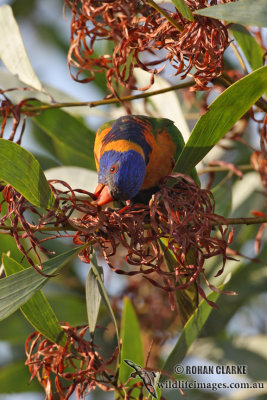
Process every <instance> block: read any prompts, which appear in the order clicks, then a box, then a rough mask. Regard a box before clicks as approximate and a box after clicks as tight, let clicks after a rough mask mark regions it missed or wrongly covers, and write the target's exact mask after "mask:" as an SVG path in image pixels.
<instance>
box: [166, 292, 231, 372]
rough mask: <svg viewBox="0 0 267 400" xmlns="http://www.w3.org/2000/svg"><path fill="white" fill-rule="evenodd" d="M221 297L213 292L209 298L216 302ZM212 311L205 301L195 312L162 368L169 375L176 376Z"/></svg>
mask: <svg viewBox="0 0 267 400" xmlns="http://www.w3.org/2000/svg"><path fill="white" fill-rule="evenodd" d="M223 287H224V286H223V285H222V286H221V287H220V290H223ZM219 295H220V294H219V293H216V292H212V293H210V294H209V295H208V296H207V298H208V299H209V300H210V301H213V302H216V300H217V299H218V297H219ZM212 310H213V308H212V307H211V306H210V305H209V304H208V303H207V301H206V300H205V299H203V300H202V301H201V302H200V304H199V307H198V308H197V309H196V310H195V312H194V314H193V315H192V316H191V317H190V318H189V320H188V321H187V323H186V325H185V326H184V328H183V330H182V331H181V334H180V336H179V339H178V341H177V343H176V345H175V346H174V348H173V350H172V352H171V353H170V355H169V357H168V358H167V360H166V361H165V363H164V365H163V367H162V370H164V371H165V372H166V373H167V374H171V375H174V373H175V369H174V368H175V366H176V365H178V364H180V363H181V362H182V361H183V359H184V357H185V355H186V353H187V351H188V349H189V347H190V346H191V344H192V343H193V341H194V340H195V339H196V338H197V336H198V335H199V333H200V332H201V330H202V328H203V327H204V325H205V323H206V321H207V319H208V317H209V315H210V313H211V312H212ZM162 379H163V377H162Z"/></svg>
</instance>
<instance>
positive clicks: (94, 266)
mask: <svg viewBox="0 0 267 400" xmlns="http://www.w3.org/2000/svg"><path fill="white" fill-rule="evenodd" d="M91 269H92V272H93V273H94V274H95V277H96V279H97V283H98V289H99V292H100V293H101V297H102V299H103V300H104V303H105V304H106V307H107V309H108V311H109V313H110V316H111V319H112V322H113V324H114V327H115V331H116V336H117V341H118V343H119V342H120V339H119V331H118V326H117V321H116V318H115V315H114V312H113V309H112V307H111V304H110V301H109V297H108V294H107V291H106V288H105V286H104V283H103V280H102V277H101V267H100V266H99V265H98V264H97V260H96V258H95V259H94V260H93V263H91Z"/></svg>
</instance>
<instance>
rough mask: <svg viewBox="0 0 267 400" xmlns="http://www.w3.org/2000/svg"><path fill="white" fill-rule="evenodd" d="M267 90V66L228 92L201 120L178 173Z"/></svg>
mask: <svg viewBox="0 0 267 400" xmlns="http://www.w3.org/2000/svg"><path fill="white" fill-rule="evenodd" d="M228 4H234V3H228ZM266 90H267V66H265V67H261V68H259V69H257V70H256V71H254V72H252V73H251V74H249V75H247V76H245V77H244V78H242V79H240V80H239V81H237V82H236V83H234V84H232V85H231V86H230V87H229V88H228V89H226V90H225V91H224V92H223V93H222V94H221V95H220V96H218V97H217V99H216V100H214V102H213V103H212V104H211V105H210V106H209V108H208V111H207V112H206V113H205V114H204V115H202V117H200V119H199V120H198V122H197V124H196V125H195V127H194V129H193V131H192V133H191V136H190V138H189V140H188V141H187V143H186V145H185V147H184V148H183V150H182V152H181V154H180V156H179V158H178V160H177V162H176V164H175V167H174V170H175V171H178V172H183V173H188V172H190V171H191V170H192V169H193V168H194V167H195V166H196V165H197V164H198V163H199V162H200V161H201V160H202V159H203V157H204V156H205V155H206V154H207V153H208V152H209V151H210V150H211V149H212V148H213V147H214V146H215V145H216V143H218V141H219V140H220V139H222V138H223V136H224V135H225V134H226V133H227V132H228V131H229V129H230V128H231V127H232V126H233V125H234V124H235V123H236V122H237V121H238V120H239V119H240V118H241V117H242V115H244V114H245V113H246V112H247V111H248V110H249V108H250V107H251V106H252V105H253V104H254V103H255V102H256V101H257V100H258V99H259V97H260V96H261V95H262V94H264V92H265V91H266Z"/></svg>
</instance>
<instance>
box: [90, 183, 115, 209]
mask: <svg viewBox="0 0 267 400" xmlns="http://www.w3.org/2000/svg"><path fill="white" fill-rule="evenodd" d="M95 196H96V197H97V199H96V200H95V201H93V202H92V203H93V204H96V205H97V206H103V205H104V204H108V203H110V202H112V201H113V200H114V199H113V197H112V196H111V194H110V191H109V188H108V186H106V185H104V184H103V183H99V184H98V185H97V187H96V190H95Z"/></svg>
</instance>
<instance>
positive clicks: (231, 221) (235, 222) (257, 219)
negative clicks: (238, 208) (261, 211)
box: [226, 217, 267, 225]
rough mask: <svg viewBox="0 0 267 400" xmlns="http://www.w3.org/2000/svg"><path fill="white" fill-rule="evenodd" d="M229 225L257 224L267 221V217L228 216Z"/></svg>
mask: <svg viewBox="0 0 267 400" xmlns="http://www.w3.org/2000/svg"><path fill="white" fill-rule="evenodd" d="M226 221H227V222H228V224H229V225H243V224H244V225H255V224H264V223H265V222H267V217H250V218H226Z"/></svg>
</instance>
